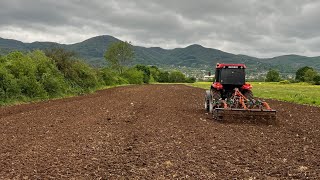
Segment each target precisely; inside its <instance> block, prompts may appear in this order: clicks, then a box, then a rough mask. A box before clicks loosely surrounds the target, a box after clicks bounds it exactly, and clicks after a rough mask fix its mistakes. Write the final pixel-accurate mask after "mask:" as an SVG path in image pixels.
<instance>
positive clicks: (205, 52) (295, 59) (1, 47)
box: [0, 35, 320, 73]
mask: <svg viewBox="0 0 320 180" xmlns="http://www.w3.org/2000/svg"><path fill="white" fill-rule="evenodd" d="M117 41H120V40H119V39H117V38H115V37H112V36H108V35H103V36H97V37H93V38H90V39H87V40H85V41H82V42H79V43H75V44H68V45H67V44H58V43H54V42H33V43H23V42H21V41H17V40H12V39H3V38H0V53H2V54H3V53H7V52H10V51H13V50H22V51H30V50H34V49H46V48H52V47H56V46H59V47H63V48H65V49H68V50H72V51H74V52H76V53H77V54H78V55H79V57H81V58H83V59H84V60H85V61H87V62H88V63H90V64H91V65H93V66H98V67H99V66H103V65H105V60H104V58H103V54H104V52H105V51H106V49H107V48H108V47H109V46H110V45H111V44H112V43H113V42H117ZM134 51H135V59H134V61H133V63H134V64H147V65H157V66H160V67H168V66H171V67H172V66H174V67H181V66H185V67H189V68H197V69H199V68H201V69H205V70H209V69H212V67H214V65H215V64H216V63H217V62H225V63H246V64H247V66H248V67H249V69H250V71H251V72H261V71H266V70H268V69H270V68H276V69H279V70H280V71H281V72H283V73H294V72H295V71H296V70H297V69H298V68H300V67H302V66H312V67H315V68H316V69H317V70H320V57H306V56H299V55H285V56H278V57H274V58H264V59H259V58H255V57H251V56H246V55H236V54H231V53H227V52H223V51H220V50H217V49H212V48H206V47H203V46H201V45H198V44H193V45H190V46H187V47H185V48H175V49H162V48H160V47H150V48H146V47H141V46H134Z"/></svg>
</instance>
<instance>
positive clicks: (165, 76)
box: [158, 71, 169, 83]
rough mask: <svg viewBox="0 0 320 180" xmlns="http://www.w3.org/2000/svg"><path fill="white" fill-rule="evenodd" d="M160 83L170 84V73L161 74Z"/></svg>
mask: <svg viewBox="0 0 320 180" xmlns="http://www.w3.org/2000/svg"><path fill="white" fill-rule="evenodd" d="M158 82H162V83H165V82H169V72H167V71H165V72H160V73H159V78H158Z"/></svg>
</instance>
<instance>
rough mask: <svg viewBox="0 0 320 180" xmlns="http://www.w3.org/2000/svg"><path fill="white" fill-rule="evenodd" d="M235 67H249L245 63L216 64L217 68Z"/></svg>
mask: <svg viewBox="0 0 320 180" xmlns="http://www.w3.org/2000/svg"><path fill="white" fill-rule="evenodd" d="M229 67H230V68H235V67H237V68H244V69H245V68H247V67H246V65H244V64H219V63H217V65H216V68H217V69H221V68H229Z"/></svg>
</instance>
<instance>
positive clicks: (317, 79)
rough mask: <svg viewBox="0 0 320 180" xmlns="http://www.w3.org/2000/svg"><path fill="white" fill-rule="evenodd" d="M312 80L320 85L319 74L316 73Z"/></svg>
mask: <svg viewBox="0 0 320 180" xmlns="http://www.w3.org/2000/svg"><path fill="white" fill-rule="evenodd" d="M313 81H314V84H315V85H320V75H316V76H315V77H314V78H313Z"/></svg>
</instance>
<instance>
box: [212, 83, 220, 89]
mask: <svg viewBox="0 0 320 180" xmlns="http://www.w3.org/2000/svg"><path fill="white" fill-rule="evenodd" d="M212 86H213V88H215V89H217V90H221V89H223V85H222V84H221V83H219V82H215V83H213V85H212Z"/></svg>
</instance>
